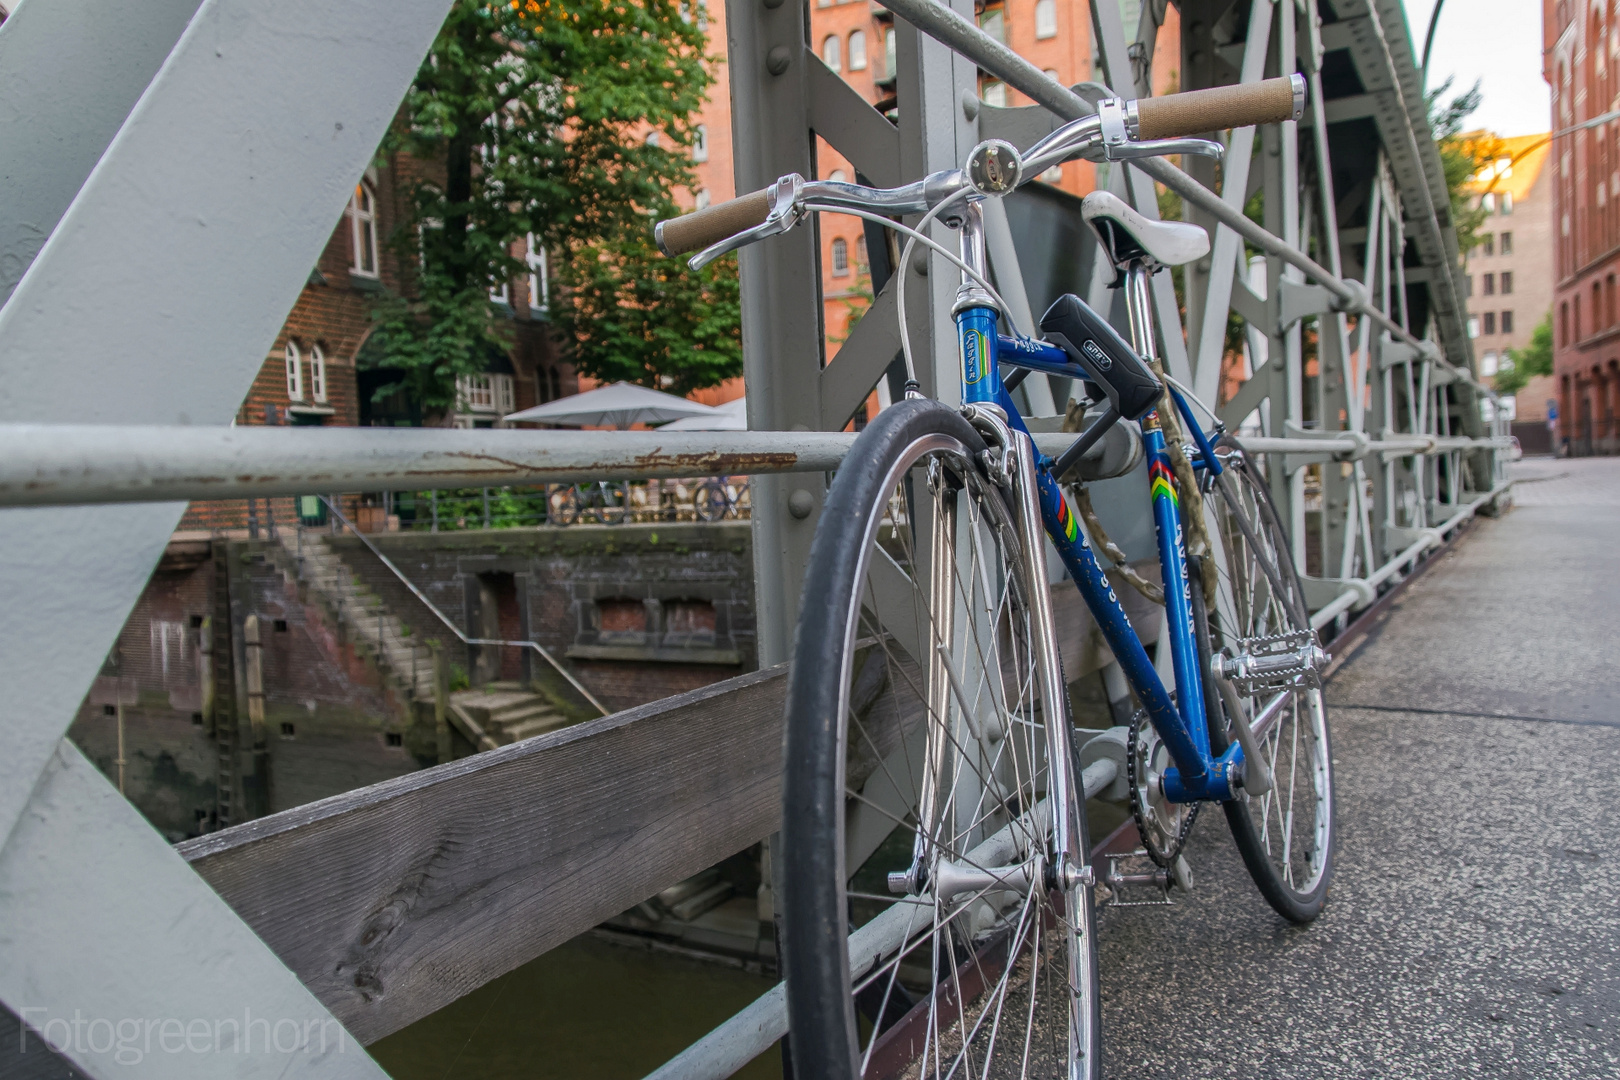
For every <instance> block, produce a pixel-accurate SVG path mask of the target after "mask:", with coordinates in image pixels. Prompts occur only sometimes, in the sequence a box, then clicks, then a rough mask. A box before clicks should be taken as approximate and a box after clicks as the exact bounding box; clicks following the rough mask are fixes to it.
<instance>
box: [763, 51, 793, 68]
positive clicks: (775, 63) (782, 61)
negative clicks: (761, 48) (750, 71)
mask: <svg viewBox="0 0 1620 1080" xmlns="http://www.w3.org/2000/svg"><path fill="white" fill-rule="evenodd" d="M791 63H793V53H792V52H790V51H789V50H788V47H787V46H786V45H777V46H775V47H774V48H772V49H771V51H770V52H768V53H766V54H765V70H766V71H768V72H770V73H771V74H772V75H780V74H782V72H784V71H786V70H787V69H788V65H789V64H791Z"/></svg>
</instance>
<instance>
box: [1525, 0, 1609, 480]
mask: <svg viewBox="0 0 1620 1080" xmlns="http://www.w3.org/2000/svg"><path fill="white" fill-rule="evenodd" d="M1542 11H1543V28H1544V34H1545V39H1546V40H1545V44H1546V49H1545V53H1544V55H1545V60H1544V62H1543V64H1544V66H1543V72H1542V73H1543V75H1544V76H1545V77H1546V79H1547V81H1548V83H1550V84H1551V85H1552V110H1553V116H1552V121H1553V130H1554V132H1558V131H1561V130H1564V129H1568V128H1572V127H1574V126H1575V125H1577V124H1582V123H1584V122H1586V121H1590V120H1593V119H1595V118H1597V117H1600V116H1604V115H1606V114H1610V113H1612V112H1613V111H1614V110H1615V108H1616V105H1617V104H1620V38H1617V37H1616V36H1615V34H1616V32H1617V30H1620V26H1617V25H1616V19H1615V16H1614V15H1613V14H1611V13H1609V12H1608V11H1607V5H1602V4H1577V3H1572V2H1571V0H1543V7H1542ZM1617 139H1620V120H1614V119H1610V120H1608V121H1606V122H1604V123H1601V124H1597V125H1595V126H1593V127H1590V128H1582V129H1580V130H1577V131H1571V132H1569V134H1567V135H1564V136H1563V137H1560V138H1556V139H1555V141H1554V143H1553V154H1554V155H1555V157H1554V160H1555V161H1556V183H1555V184H1554V188H1553V214H1554V217H1555V220H1556V226H1557V238H1558V239H1557V255H1556V260H1555V271H1554V272H1555V274H1556V278H1557V288H1556V292H1555V296H1554V303H1555V305H1556V308H1555V310H1554V313H1553V377H1554V379H1555V381H1556V387H1557V393H1556V395H1555V397H1556V399H1557V402H1558V423H1557V433H1558V439H1559V442H1560V444H1561V449H1562V450H1563V452H1566V453H1570V454H1595V453H1605V454H1607V453H1614V452H1615V449H1616V447H1617V445H1620V441H1617V439H1616V434H1617V433H1616V430H1615V413H1616V411H1617V402H1616V395H1617V390H1620V312H1617V310H1616V296H1615V291H1616V277H1617V275H1620V153H1617V151H1616V146H1615V143H1616V140H1617Z"/></svg>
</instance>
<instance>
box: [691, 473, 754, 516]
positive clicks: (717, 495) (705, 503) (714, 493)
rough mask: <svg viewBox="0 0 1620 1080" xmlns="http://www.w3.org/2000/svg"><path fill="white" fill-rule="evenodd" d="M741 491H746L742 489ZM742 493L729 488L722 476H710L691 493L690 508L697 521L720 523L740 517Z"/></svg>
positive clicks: (729, 484)
mask: <svg viewBox="0 0 1620 1080" xmlns="http://www.w3.org/2000/svg"><path fill="white" fill-rule="evenodd" d="M743 490H746V488H745V489H743ZM742 496H743V492H742V491H739V490H738V489H737V488H734V487H732V486H731V483H730V482H729V481H728V480H727V479H726V478H725V477H723V476H711V477H709V478H708V479H707V480H705V481H703V482H702V483H701V484H699V485H698V486H697V490H696V491H694V492H693V493H692V508H693V510H694V512H695V513H696V514H697V517H698V520H699V521H720V520H722V519H723V518H725V517H727V516H728V515H729V516H730V517H741V516H742V515H741V512H740V510H739V509H738V508H739V507H740V506H741V505H742Z"/></svg>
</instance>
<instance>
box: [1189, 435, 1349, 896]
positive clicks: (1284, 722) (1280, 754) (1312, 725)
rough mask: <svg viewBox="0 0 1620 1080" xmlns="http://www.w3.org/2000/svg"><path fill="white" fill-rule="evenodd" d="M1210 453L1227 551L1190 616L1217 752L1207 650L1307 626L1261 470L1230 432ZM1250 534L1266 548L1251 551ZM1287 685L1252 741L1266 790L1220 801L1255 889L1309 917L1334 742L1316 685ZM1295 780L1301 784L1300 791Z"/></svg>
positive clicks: (1317, 890)
mask: <svg viewBox="0 0 1620 1080" xmlns="http://www.w3.org/2000/svg"><path fill="white" fill-rule="evenodd" d="M1216 455H1217V456H1218V457H1219V458H1220V459H1221V462H1222V464H1223V466H1224V467H1225V469H1226V476H1225V477H1224V478H1223V479H1224V481H1225V482H1224V483H1222V484H1220V485H1219V486H1217V487H1216V489H1215V490H1214V491H1212V492H1210V493H1209V494H1208V495H1206V496H1205V503H1206V511H1205V516H1206V518H1207V519H1208V520H1209V521H1210V522H1211V525H1212V529H1213V530H1218V533H1219V536H1218V538H1214V537H1212V539H1215V540H1216V542H1217V544H1218V549H1217V550H1218V551H1224V553H1225V557H1224V559H1222V558H1217V566H1218V573H1219V577H1220V579H1221V584H1220V585H1219V586H1218V589H1217V592H1218V593H1219V594H1220V595H1218V596H1217V599H1216V603H1215V604H1214V605H1213V607H1214V612H1213V617H1211V614H1210V612H1209V611H1208V606H1207V605H1206V602H1205V601H1206V598H1205V597H1204V596H1203V594H1202V590H1201V589H1195V590H1194V613H1193V614H1194V620H1195V623H1196V624H1198V639H1199V640H1198V645H1199V652H1200V659H1201V660H1202V670H1203V671H1204V673H1205V698H1206V707H1207V711H1208V713H1209V715H1210V719H1211V723H1210V725H1209V727H1210V745H1211V748H1212V749H1213V750H1215V752H1216V753H1223V752H1225V750H1226V748H1227V747H1228V746H1229V745H1230V740H1231V736H1230V735H1229V733H1228V730H1227V729H1228V725H1229V723H1230V721H1229V720H1228V718H1227V712H1226V709H1225V706H1224V705H1223V704H1222V703H1221V698H1220V696H1219V692H1218V688H1217V686H1216V684H1215V680H1214V677H1213V676H1212V675H1211V674H1210V673H1209V660H1210V656H1211V655H1212V653H1213V652H1217V651H1220V650H1221V649H1222V648H1224V647H1226V646H1227V645H1229V644H1232V643H1233V642H1235V640H1236V639H1238V638H1243V637H1252V636H1256V635H1257V634H1262V633H1268V632H1269V633H1285V632H1290V631H1300V630H1308V629H1309V628H1310V621H1309V615H1308V611H1309V609H1308V608H1307V607H1306V604H1305V591H1304V587H1303V586H1302V585H1301V584H1300V580H1299V573H1298V570H1297V568H1296V567H1295V566H1294V560H1293V556H1292V554H1291V552H1292V548H1291V547H1290V546H1289V543H1288V534H1287V532H1286V531H1285V530H1284V529H1283V527H1282V520H1281V518H1280V517H1279V516H1278V514H1277V508H1276V506H1275V504H1274V503H1273V502H1272V499H1271V491H1270V488H1269V487H1268V486H1267V484H1266V480H1265V477H1264V476H1263V475H1261V474H1260V472H1259V471H1258V470H1257V469H1256V468H1255V465H1254V462H1253V460H1252V459H1251V458H1249V456H1248V455H1247V454H1246V453H1244V451H1243V450H1242V448H1241V447H1240V446H1239V445H1238V444H1237V442H1236V441H1235V440H1233V439H1231V438H1230V437H1225V438H1222V439H1221V440H1220V441H1219V442H1218V443H1217V444H1216ZM1239 514H1241V515H1242V516H1243V517H1244V518H1245V519H1246V520H1247V521H1248V524H1249V526H1250V530H1249V531H1248V532H1246V531H1245V530H1244V529H1242V528H1241V527H1240V525H1239V524H1238V520H1237V515H1239ZM1249 532H1252V533H1253V534H1254V536H1255V537H1256V538H1258V539H1259V541H1260V545H1261V547H1262V548H1263V549H1264V550H1262V551H1258V552H1255V551H1254V545H1253V544H1252V543H1251V542H1250V540H1249ZM1246 553H1252V556H1253V559H1252V562H1253V569H1250V570H1245V569H1243V568H1242V561H1243V558H1244V556H1245V554H1246ZM1262 560H1263V561H1264V564H1265V565H1261V563H1262ZM1223 563H1224V565H1222V564H1223ZM1268 568H1269V570H1270V573H1267V572H1266V571H1267V569H1268ZM1196 579H1197V578H1196V575H1195V580H1196ZM1279 586H1280V588H1279ZM1234 590H1237V591H1239V592H1240V594H1241V595H1240V596H1238V597H1237V599H1238V600H1240V601H1241V600H1242V599H1244V598H1246V599H1247V600H1248V607H1247V609H1245V608H1244V606H1243V604H1242V603H1241V602H1240V603H1234V602H1233V600H1234V597H1233V596H1232V595H1231V594H1232V593H1233V592H1234ZM1290 693H1291V697H1290V699H1289V700H1288V701H1287V702H1286V703H1285V704H1284V705H1283V707H1282V715H1281V716H1280V717H1279V718H1278V720H1277V721H1276V722H1275V724H1274V725H1273V726H1272V727H1271V728H1270V729H1269V731H1268V732H1267V733H1266V734H1264V735H1262V737H1261V739H1260V742H1261V744H1262V749H1263V750H1264V749H1270V750H1271V751H1272V755H1271V756H1272V761H1273V764H1274V765H1275V773H1276V775H1275V778H1274V787H1273V790H1272V791H1270V792H1267V793H1266V794H1264V795H1261V796H1255V797H1251V796H1249V795H1247V794H1242V795H1239V796H1238V798H1236V799H1233V800H1232V801H1231V802H1228V803H1226V804H1224V806H1223V809H1224V810H1225V812H1226V821H1227V825H1228V827H1229V828H1230V829H1231V831H1232V840H1233V841H1234V842H1235V843H1236V844H1237V848H1238V852H1239V854H1241V855H1242V857H1243V864H1244V866H1245V867H1246V868H1247V869H1248V871H1249V876H1250V877H1251V878H1253V879H1254V883H1255V886H1256V888H1258V889H1259V890H1260V894H1261V895H1262V896H1263V897H1265V899H1266V902H1267V903H1268V904H1270V905H1271V907H1272V908H1273V909H1274V910H1275V911H1276V912H1277V913H1278V914H1279V915H1281V916H1283V918H1285V919H1288V920H1289V921H1291V922H1296V923H1307V922H1310V921H1311V920H1312V919H1314V918H1316V916H1317V915H1319V914H1321V912H1322V908H1323V906H1324V905H1325V904H1326V903H1327V897H1328V887H1329V885H1330V883H1331V881H1332V877H1333V853H1334V846H1335V836H1336V830H1335V829H1334V827H1333V802H1334V799H1333V747H1332V743H1331V739H1330V735H1329V732H1328V721H1327V708H1326V705H1325V704H1324V702H1323V700H1322V692H1321V690H1319V689H1314V688H1298V689H1295V690H1293V691H1291V692H1290ZM1274 697H1275V694H1274V693H1272V694H1268V693H1264V692H1262V693H1260V694H1257V695H1254V696H1253V697H1244V696H1243V695H1241V694H1240V695H1239V699H1240V702H1241V704H1242V706H1243V707H1244V709H1245V710H1246V713H1247V715H1249V716H1251V717H1252V716H1253V715H1255V711H1256V710H1257V709H1258V708H1259V707H1260V706H1261V705H1262V704H1263V703H1264V702H1265V701H1266V700H1270V699H1272V698H1274ZM1302 743H1303V746H1304V750H1303V752H1301V750H1300V746H1301V744H1302ZM1302 774H1303V776H1302ZM1302 778H1303V779H1304V780H1305V782H1306V783H1307V785H1308V786H1309V788H1310V790H1309V791H1304V790H1302V789H1301V787H1300V781H1301V779H1302ZM1285 802H1286V804H1287V805H1286V807H1285V806H1284V803H1285ZM1302 821H1303V823H1304V824H1306V825H1307V826H1309V828H1308V829H1307V830H1306V831H1303V832H1301V831H1300V830H1298V829H1297V828H1294V826H1296V825H1297V824H1299V823H1301V822H1302ZM1285 822H1286V823H1287V825H1288V827H1289V829H1290V831H1289V832H1288V833H1287V834H1286V835H1284V836H1282V837H1279V836H1277V835H1274V832H1280V831H1281V830H1282V829H1283V828H1284V823H1285ZM1274 825H1275V827H1276V828H1275V830H1274V829H1273V826H1274ZM1279 840H1280V841H1281V842H1280V843H1279ZM1301 841H1303V843H1301Z"/></svg>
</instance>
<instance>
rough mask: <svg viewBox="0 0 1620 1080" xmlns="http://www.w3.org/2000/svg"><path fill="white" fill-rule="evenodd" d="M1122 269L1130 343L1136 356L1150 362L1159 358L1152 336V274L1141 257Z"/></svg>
mask: <svg viewBox="0 0 1620 1080" xmlns="http://www.w3.org/2000/svg"><path fill="white" fill-rule="evenodd" d="M1123 270H1124V274H1125V310H1126V311H1128V312H1129V313H1130V318H1131V345H1132V346H1133V347H1134V348H1135V349H1136V352H1137V355H1138V356H1140V357H1141V358H1142V359H1143V360H1146V361H1147V362H1148V363H1150V364H1151V363H1153V362H1154V361H1155V360H1157V359H1159V343H1158V341H1157V339H1156V338H1155V337H1154V336H1153V294H1152V290H1151V283H1152V278H1153V275H1152V274H1150V273H1148V269H1147V267H1146V266H1144V265H1143V264H1142V260H1141V259H1132V260H1131V261H1130V262H1128V263H1126V264H1125V266H1124V267H1123Z"/></svg>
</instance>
